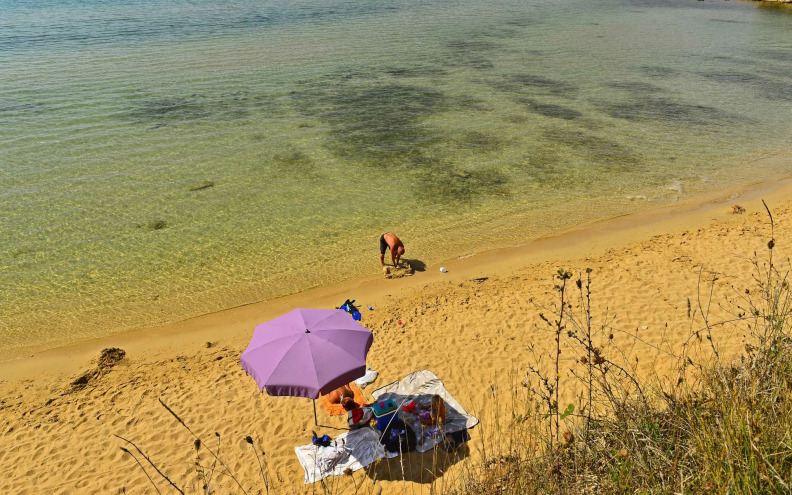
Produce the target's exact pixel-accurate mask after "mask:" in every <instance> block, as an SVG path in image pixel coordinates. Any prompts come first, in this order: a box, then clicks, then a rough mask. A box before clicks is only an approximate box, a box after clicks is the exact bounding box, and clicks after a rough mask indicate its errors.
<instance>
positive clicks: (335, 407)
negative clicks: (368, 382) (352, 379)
mask: <svg viewBox="0 0 792 495" xmlns="http://www.w3.org/2000/svg"><path fill="white" fill-rule="evenodd" d="M347 386H348V387H349V389H350V390H352V393H353V394H355V403H356V404H357V405H359V406H360V405H363V404H365V403H366V397H365V396H364V395H363V392H361V391H360V388H359V387H358V386H357V385H355V384H354V383H350V384H349V385H347ZM319 403H320V404H322V407H324V408H325V411H327V413H328V414H329V415H330V416H341V415H342V414H346V413H347V411H346V409H344V406H342V405H341V404H333V403H332V402H330V398H329V397H328V396H327V395H320V396H319Z"/></svg>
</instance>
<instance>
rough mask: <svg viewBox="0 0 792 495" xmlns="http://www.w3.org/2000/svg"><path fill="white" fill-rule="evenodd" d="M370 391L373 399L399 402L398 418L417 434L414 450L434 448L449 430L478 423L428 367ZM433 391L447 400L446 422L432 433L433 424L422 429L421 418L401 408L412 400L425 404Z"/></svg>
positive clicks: (464, 427) (461, 428)
mask: <svg viewBox="0 0 792 495" xmlns="http://www.w3.org/2000/svg"><path fill="white" fill-rule="evenodd" d="M371 395H372V396H373V397H374V399H376V400H385V399H393V401H394V402H395V403H396V405H398V406H399V419H401V420H402V421H404V422H405V423H406V424H408V425H410V426H411V427H412V429H413V431H415V432H416V436H417V437H418V438H417V440H418V441H417V446H416V450H417V451H418V452H426V451H429V450H431V449H433V448H434V447H435V446H436V445H438V444H439V443H442V442H443V440H444V436H445V435H447V434H449V433H454V432H457V431H462V430H465V429H468V428H473V427H474V426H476V425H477V424H478V423H479V420H478V418H476V417H475V416H472V415H470V414H468V413H467V411H465V408H463V407H462V405H461V404H460V403H459V402H457V401H456V399H454V397H453V396H452V395H451V394H450V393H449V392H448V390H446V388H445V385H443V382H442V381H440V379H439V378H437V375H435V374H434V373H432V372H431V371H429V370H422V371H415V372H413V373H410V374H409V375H407V376H405V377H404V378H402V379H401V380H398V381H395V382H393V383H390V384H388V385H385V386H384V387H381V388H378V389H377V390H375V391H374V392H372V393H371ZM433 395H439V396H440V397H442V398H443V400H444V401H445V404H446V422H445V423H444V424H443V425H442V426H441V428H440V430H441V431H439V432H437V431H435V432H434V433H435V434H434V435H433V434H432V433H433V431H432V430H436V428H432V427H427V428H426V429H425V430H423V433H422V429H421V421H420V419H419V418H418V417H417V416H416V415H415V414H409V413H405V412H404V411H402V410H401V406H402V404H404V403H406V402H409V401H411V400H415V401H416V402H419V403H421V404H424V405H426V406H428V405H429V403H430V402H431V398H432V396H433ZM421 437H423V438H421Z"/></svg>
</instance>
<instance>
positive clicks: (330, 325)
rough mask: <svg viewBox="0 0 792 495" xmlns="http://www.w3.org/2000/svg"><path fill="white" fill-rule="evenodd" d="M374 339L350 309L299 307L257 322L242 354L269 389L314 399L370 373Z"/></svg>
mask: <svg viewBox="0 0 792 495" xmlns="http://www.w3.org/2000/svg"><path fill="white" fill-rule="evenodd" d="M372 340H374V336H373V335H372V333H371V332H370V331H369V330H368V329H367V328H365V327H364V326H362V325H361V324H359V323H358V322H356V321H355V320H353V319H352V317H351V316H349V314H347V313H346V311H341V310H338V309H331V310H326V309H304V308H298V309H295V310H294V311H290V312H289V313H286V314H285V315H282V316H279V317H278V318H275V319H274V320H270V321H268V322H266V323H262V324H260V325H257V326H256V329H255V331H254V332H253V338H252V339H251V341H250V344H248V346H247V349H245V352H243V353H242V357H241V358H240V360H241V361H242V368H244V369H245V371H247V372H248V374H249V375H250V376H252V377H253V379H254V380H256V383H257V384H258V386H259V389H261V390H264V389H266V390H267V393H268V394H269V395H290V396H295V397H307V398H309V399H316V398H318V397H319V395H320V394H325V393H327V392H330V391H332V390H334V389H336V388H338V387H340V386H342V385H345V384H347V383H349V382H351V381H352V380H355V379H356V378H360V377H361V376H363V375H364V374H365V373H366V354H367V353H368V350H369V348H370V347H371V342H372Z"/></svg>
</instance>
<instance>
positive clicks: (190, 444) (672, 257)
mask: <svg viewBox="0 0 792 495" xmlns="http://www.w3.org/2000/svg"><path fill="white" fill-rule="evenodd" d="M761 199H764V200H765V201H766V202H767V204H768V206H769V207H770V208H771V210H772V213H773V216H774V219H775V239H776V245H777V251H776V256H777V257H779V258H777V259H780V257H784V259H786V258H785V256H786V253H789V252H790V251H789V246H788V245H787V243H786V241H787V240H788V239H790V237H791V236H790V234H792V183H790V181H789V180H784V181H780V182H775V183H772V184H765V185H762V186H756V187H754V188H752V189H748V190H745V191H740V192H739V193H736V192H735V193H732V192H729V193H725V194H719V195H718V196H717V197H713V198H710V199H709V200H708V201H705V202H704V203H701V204H695V205H679V206H675V207H671V208H664V209H660V210H654V211H650V212H646V213H642V214H638V215H631V216H625V217H620V218H616V219H612V220H608V221H604V222H599V223H596V224H593V225H590V226H587V227H585V228H582V229H580V230H577V231H573V232H568V233H566V234H564V235H561V236H557V237H553V238H548V239H542V240H539V241H535V242H532V243H530V244H528V245H525V246H520V247H515V248H509V249H502V250H497V251H489V252H483V253H476V254H475V255H474V256H470V257H465V258H462V259H455V260H448V261H447V262H444V263H443V264H442V266H445V267H447V269H448V273H440V271H439V270H438V268H439V266H440V265H436V266H435V265H432V266H427V267H426V271H423V272H417V273H416V274H415V275H414V276H412V277H405V278H402V279H395V280H385V279H383V278H382V276H381V274H372V276H371V277H369V278H366V279H359V280H353V281H349V282H346V283H343V284H339V285H334V286H330V287H323V288H319V289H314V290H311V291H307V292H303V293H300V294H296V295H293V296H289V297H284V298H281V299H277V300H273V301H268V302H265V303H258V304H253V305H248V306H244V307H239V308H234V309H230V310H227V311H222V312H219V313H214V314H210V315H206V316H202V317H200V318H195V319H191V320H187V321H183V322H180V323H177V324H173V325H168V326H165V327H159V328H153V329H146V330H140V331H136V332H129V333H124V334H120V335H116V336H112V337H108V338H103V339H98V340H95V341H89V342H84V343H81V344H79V345H75V346H70V347H65V348H59V349H53V350H50V351H46V352H42V353H39V354H36V355H33V356H30V357H26V358H23V359H17V360H14V361H8V362H4V363H0V376H1V377H2V380H0V432H2V434H1V435H0V469H2V472H3V476H2V477H0V492H2V493H14V494H20V495H22V494H33V493H129V494H133V493H151V492H152V490H153V488H152V486H151V484H150V483H149V481H148V480H147V479H146V477H145V475H144V474H143V472H142V471H141V470H140V468H138V467H137V465H135V462H134V460H133V459H132V458H131V457H130V456H129V455H127V454H125V453H123V452H122V450H121V449H120V447H122V446H123V445H124V444H123V442H122V441H121V440H119V439H118V438H116V437H115V436H114V435H119V436H122V437H124V438H126V439H129V440H131V441H133V442H135V444H136V445H137V446H138V447H140V448H141V449H142V450H143V451H144V452H145V453H146V454H147V455H148V456H149V457H150V458H151V459H152V460H153V461H154V462H155V463H156V464H157V465H158V466H159V467H160V468H161V469H162V470H163V471H164V472H166V473H167V474H168V476H169V477H171V478H172V479H173V480H174V481H175V482H176V483H177V484H179V485H181V486H185V487H186V491H187V493H199V488H198V478H197V475H196V472H195V467H194V461H195V450H194V437H193V436H192V435H191V434H190V433H189V432H188V431H187V430H186V429H185V428H184V427H182V426H181V425H180V424H179V423H178V422H177V421H176V420H175V419H174V417H173V416H172V415H171V414H170V413H168V411H167V410H165V408H164V407H162V405H161V404H160V401H159V400H162V401H164V402H165V403H166V404H168V406H169V407H171V408H172V409H173V410H174V411H175V412H176V413H177V414H179V416H180V417H181V418H182V419H183V420H184V421H185V423H186V424H187V425H188V426H189V427H190V428H191V429H192V430H193V432H194V433H195V434H196V435H197V436H198V437H200V438H201V439H202V441H203V444H204V445H206V446H209V447H212V448H215V447H216V446H217V444H218V442H220V445H221V452H222V458H223V459H224V460H225V462H226V463H227V464H228V469H229V470H230V471H231V472H233V473H234V474H235V475H236V477H237V478H238V479H239V481H240V483H241V484H242V485H243V486H244V487H245V490H247V491H249V493H264V487H263V485H262V483H261V478H260V473H259V465H258V464H257V462H256V460H255V458H254V457H255V456H254V454H253V453H252V452H251V447H250V445H248V443H246V442H245V440H244V439H245V437H246V436H248V435H250V436H251V437H252V438H253V439H254V440H255V446H256V447H255V448H257V449H263V450H264V451H265V452H266V456H265V458H266V459H267V465H268V469H269V471H270V473H271V474H272V477H273V480H274V481H273V482H274V484H275V485H277V486H276V488H275V491H276V492H277V493H281V492H285V493H303V492H304V491H306V492H308V493H314V492H322V489H321V487H320V486H319V485H304V484H303V471H302V468H301V467H300V465H299V463H298V461H297V458H296V456H295V454H294V447H295V446H298V445H304V444H306V443H309V442H310V439H311V432H312V430H314V431H317V432H322V433H328V434H330V435H336V434H338V433H340V431H338V430H336V429H332V428H322V427H319V428H317V427H315V426H314V420H313V409H312V407H311V403H310V401H308V400H306V399H297V398H288V397H269V396H267V395H265V394H264V395H262V394H261V393H259V392H258V390H257V388H256V385H255V383H254V382H253V380H252V379H251V378H250V377H249V376H247V375H246V374H245V372H244V371H243V370H242V368H241V366H240V364H239V355H240V353H241V352H242V350H243V349H244V348H245V346H246V344H247V341H248V340H249V339H250V337H251V334H252V331H253V327H254V326H255V325H256V324H257V323H260V322H262V321H266V320H268V319H270V318H272V317H274V316H277V315H279V314H282V313H284V312H286V311H288V310H290V309H292V308H294V307H300V306H305V307H315V308H331V307H333V306H337V305H338V304H340V303H342V302H343V301H344V299H347V298H355V299H356V300H357V303H358V304H359V306H360V307H361V308H362V309H363V320H362V323H363V324H364V325H365V326H366V327H367V328H369V329H370V330H371V331H372V332H373V333H374V344H373V347H372V348H371V351H370V352H369V355H368V365H369V366H370V367H372V368H373V369H375V370H377V371H378V372H379V373H380V376H379V378H378V380H377V381H376V382H375V383H374V384H373V385H372V386H371V387H370V388H368V389H366V391H365V393H367V395H368V396H369V397H370V392H371V390H373V389H375V388H377V387H379V386H382V385H385V384H387V383H390V382H391V381H393V380H397V379H399V378H401V377H403V376H404V375H406V374H408V373H410V372H412V371H415V370H421V369H429V370H431V371H433V372H434V373H435V374H436V375H437V376H439V377H440V378H441V379H442V380H443V382H444V383H445V385H446V387H447V388H448V390H449V391H450V392H451V393H452V394H453V395H454V396H455V397H456V398H457V400H458V401H459V402H460V403H461V404H462V405H464V406H465V407H466V408H467V410H468V411H469V412H471V413H472V414H474V415H477V416H478V417H479V418H480V419H481V420H482V423H481V425H480V426H479V427H477V428H476V429H474V430H473V431H472V432H471V433H472V436H473V439H472V441H471V442H470V443H469V445H468V446H467V447H465V448H464V449H462V450H460V451H458V452H456V453H454V454H453V455H451V456H446V455H445V454H443V455H442V456H438V457H433V456H432V455H431V454H426V455H423V456H421V455H418V454H410V455H409V456H408V457H409V458H408V459H407V460H406V461H405V462H406V463H407V465H408V473H407V474H405V475H403V474H402V472H401V467H400V464H399V460H398V459H396V460H392V461H387V462H386V461H381V462H380V463H379V464H377V466H376V467H375V468H374V469H372V470H368V471H367V470H361V471H358V472H355V473H354V474H353V475H352V476H343V477H339V478H338V479H335V480H334V479H330V480H329V483H330V484H331V485H332V487H333V489H334V490H336V491H338V492H340V491H344V492H345V493H356V490H359V492H360V493H369V492H376V493H429V492H430V491H431V490H432V489H433V488H436V487H438V486H450V485H453V483H454V480H455V479H456V477H457V476H458V474H459V472H461V470H462V469H463V468H464V465H465V463H466V462H469V459H473V458H475V457H476V456H479V455H480V445H481V442H482V439H486V438H485V437H486V436H487V435H491V434H494V433H497V432H496V431H495V430H496V426H495V421H494V419H493V418H494V417H495V416H496V415H500V417H503V418H508V417H511V416H510V415H511V410H510V407H511V403H510V401H508V400H506V399H505V397H508V396H509V394H510V390H512V389H513V388H514V387H517V386H519V383H520V381H521V380H522V379H523V378H524V377H525V373H526V368H527V366H528V365H529V364H534V365H536V364H537V357H538V356H542V355H546V354H547V353H548V352H549V350H550V349H551V348H552V347H553V346H554V342H553V337H552V334H550V333H549V332H548V331H547V329H546V326H545V325H544V323H543V322H542V320H541V319H540V313H541V312H542V311H543V309H542V308H552V307H553V304H555V303H556V298H557V293H556V291H554V289H553V285H554V281H553V275H554V273H555V272H556V271H557V270H558V269H559V268H565V269H572V270H574V271H575V272H576V273H580V272H581V271H584V270H585V269H586V268H591V269H592V280H593V285H592V287H593V296H592V304H593V306H594V313H595V323H597V324H601V323H602V322H604V321H606V320H607V321H609V322H610V326H611V327H612V328H613V329H615V330H616V331H614V332H613V333H614V336H613V341H612V343H611V344H609V345H616V346H620V347H621V348H629V349H631V354H630V356H631V358H632V357H638V358H639V369H640V371H641V372H645V373H653V374H657V375H658V376H660V377H664V376H670V375H671V374H673V371H674V366H675V360H674V358H673V356H672V355H673V354H674V353H675V351H676V350H678V349H679V348H680V346H681V345H682V343H683V342H684V341H685V340H686V339H687V338H688V337H689V335H690V333H691V330H692V329H693V327H692V323H691V319H690V318H689V313H690V306H691V305H693V306H694V307H695V306H696V305H697V301H698V295H699V294H701V293H702V289H701V288H700V287H699V285H700V284H703V285H704V286H705V287H706V291H707V293H708V291H709V285H708V284H709V283H710V282H711V281H712V280H713V278H716V279H717V280H715V282H714V290H713V294H714V297H713V300H712V303H711V305H710V307H711V313H710V314H711V318H712V319H713V320H723V319H726V318H728V315H729V311H730V310H731V309H730V307H729V305H728V299H729V297H731V296H732V295H733V294H735V291H742V290H744V289H745V288H746V287H748V286H749V285H750V283H751V278H750V277H751V264H750V262H749V258H750V257H751V256H752V255H753V254H754V252H755V251H758V252H759V253H760V254H761V253H762V252H763V249H765V246H766V243H767V240H768V239H769V238H770V226H769V222H768V219H767V214H766V212H765V211H764V207H763V206H762V203H761ZM736 204H739V205H740V206H742V207H743V208H744V209H745V211H744V212H743V213H735V212H734V208H733V206H734V205H736ZM408 249H409V245H408ZM376 255H377V253H372V256H376ZM413 256H415V257H417V258H420V254H419V253H410V252H409V251H408V258H411V257H413ZM713 274H717V276H715V277H714V276H713ZM707 293H705V294H703V297H706V296H707ZM368 306H371V307H372V308H373V309H372V310H368V309H367V308H368ZM399 322H401V324H399ZM713 338H714V341H715V343H716V344H717V345H718V346H719V348H720V349H721V351H722V354H723V355H724V356H728V355H734V352H735V351H736V350H738V349H739V348H740V347H741V345H742V341H741V335H735V334H732V333H730V332H729V331H728V330H722V331H718V332H717V333H716V334H715V335H713ZM110 347H117V348H121V349H123V350H124V351H125V356H124V358H123V359H121V360H120V361H119V362H118V363H117V364H115V365H114V366H112V367H110V366H108V367H103V366H97V364H96V363H95V362H92V360H93V359H94V358H95V356H96V355H97V353H98V352H99V351H101V350H102V349H104V348H110ZM577 359H578V356H573V355H568V356H564V362H563V364H564V366H563V368H564V369H569V368H572V367H574V362H575V361H576V360H577ZM539 366H542V364H541V363H539ZM87 370H88V371H93V372H92V373H89V374H88V379H86V380H85V381H86V382H87V383H84V384H81V386H79V387H75V386H73V385H71V383H72V382H73V381H74V380H75V378H76V377H78V376H80V375H81V374H83V373H84V372H85V371H87ZM562 380H563V381H565V382H570V383H571V382H572V381H573V378H572V376H571V373H570V372H568V371H564V372H563V373H562ZM567 390H570V391H571V390H574V387H569V388H567ZM568 395H569V396H568V397H565V398H564V400H565V401H574V400H575V399H574V393H573V392H568ZM493 397H495V399H493ZM498 397H504V399H503V400H501V399H498ZM319 422H320V424H323V425H328V426H332V427H342V426H343V424H344V422H343V420H342V419H341V418H339V417H332V418H331V417H328V416H327V414H326V413H325V412H324V411H323V410H321V409H319ZM201 455H202V457H201V462H203V463H205V464H211V458H210V457H209V456H208V455H207V454H206V452H205V451H204V453H203V454H201ZM441 457H442V458H441ZM433 460H434V461H436V462H437V465H438V467H437V468H436V469H435V470H434V472H432V469H431V468H428V467H427V466H429V465H430V464H431V463H432V461H433ZM405 479H406V481H405ZM155 482H156V483H157V484H158V486H159V487H160V489H161V490H162V492H163V493H167V492H168V491H167V490H168V489H169V488H168V487H167V486H166V485H165V484H164V482H163V481H162V480H161V479H157V478H155ZM356 487H357V488H356ZM215 489H216V490H217V493H241V490H237V485H236V484H235V483H234V482H233V481H232V480H231V479H230V478H228V477H223V476H219V475H218V477H217V485H215Z"/></svg>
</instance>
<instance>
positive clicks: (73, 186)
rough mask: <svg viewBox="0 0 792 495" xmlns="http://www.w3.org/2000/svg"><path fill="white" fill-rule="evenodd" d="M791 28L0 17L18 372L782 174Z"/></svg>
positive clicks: (582, 7)
mask: <svg viewBox="0 0 792 495" xmlns="http://www.w3.org/2000/svg"><path fill="white" fill-rule="evenodd" d="M791 27H792V11H790V10H789V9H780V8H763V7H761V6H757V5H756V4H752V3H738V2H681V1H680V2H676V1H670V2H655V1H648V2H643V1H638V0H634V1H614V0H606V1H604V2H597V3H596V5H593V4H591V3H590V2H582V1H566V0H565V1H562V2H546V1H535V0H531V1H528V2H524V1H516V0H497V1H490V2H485V3H481V2H473V1H467V0H463V1H460V2H455V3H449V2H434V3H430V4H426V3H422V2H414V1H406V2H402V3H397V4H372V3H370V2H362V1H346V2H339V1H325V2H317V1H313V2H280V1H276V2H266V3H263V4H261V3H254V2H247V1H237V0H232V1H230V2H223V3H222V4H217V3H215V2H206V1H203V0H197V1H193V2H181V1H177V2H165V1H163V0H139V1H136V2H132V3H130V2H125V3H121V2H109V3H108V2H94V1H86V2H76V1H74V0H62V1H43V2H37V3H36V4H30V5H22V4H19V3H18V2H11V1H10V0H0V54H2V55H1V56H0V129H2V131H0V184H2V187H0V206H1V207H2V212H3V213H2V220H0V238H2V239H3V240H2V242H1V243H0V291H2V294H3V299H2V301H0V358H9V357H14V356H17V355H19V354H21V353H22V352H29V351H31V350H37V349H41V348H45V347H52V346H55V345H61V344H65V343H69V342H74V341H78V340H82V339H86V338H90V337H94V336H99V335H106V334H109V333H112V332H117V331H121V330H124V329H127V328H132V327H140V326H146V325H153V324H158V323H164V322H168V321H174V320H178V319H184V318H187V317H190V316H195V315H198V314H203V313H207V312H211V311H216V310H219V309H223V308H227V307H231V306H236V305H239V304H245V303H249V302H253V301H258V300H262V299H266V298H271V297H275V296H278V295H283V294H287V293H292V292H296V291H299V290H302V289H306V288H308V287H313V286H317V285H323V284H329V283H332V282H335V281H339V280H342V279H345V278H349V277H354V276H360V275H364V274H375V273H377V272H378V269H379V267H378V252H377V247H378V242H377V239H378V237H379V235H380V234H381V233H383V232H385V231H394V232H397V233H398V234H399V235H400V236H401V237H402V238H403V239H404V241H405V243H406V244H407V254H406V257H407V258H408V259H414V258H417V259H420V260H421V261H422V262H424V263H427V264H431V263H432V262H435V261H438V260H441V259H444V258H447V257H450V256H458V255H464V254H467V253H470V252H475V251H480V250H482V249H487V248H492V247H498V246H505V245H515V244H520V243H524V242H527V241H528V240H530V239H532V238H537V237H539V236H544V235H549V234H552V233H554V232H561V231H564V230H568V229H570V228H573V227H575V226H579V225H582V224H586V223H589V222H592V221H595V220H597V219H601V218H606V217H611V216H615V215H620V214H624V213H629V212H632V211H638V210H642V209H647V208H653V207H658V206H662V205H667V204H671V203H675V202H679V201H693V200H695V199H696V198H697V197H701V196H703V195H705V194H709V193H711V192H712V191H715V190H722V189H727V188H732V187H739V186H740V185H744V184H748V183H752V182H756V181H759V180H765V179H768V178H772V177H775V176H779V175H783V174H787V173H789V171H790V165H791V164H790V163H789V162H788V161H786V160H773V159H772V157H774V156H785V155H789V154H790V153H792V146H790V145H789V142H790V137H792V121H790V118H789V117H790V110H792V29H790V28H791ZM350 296H353V297H354V295H350ZM339 302H342V301H339Z"/></svg>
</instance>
